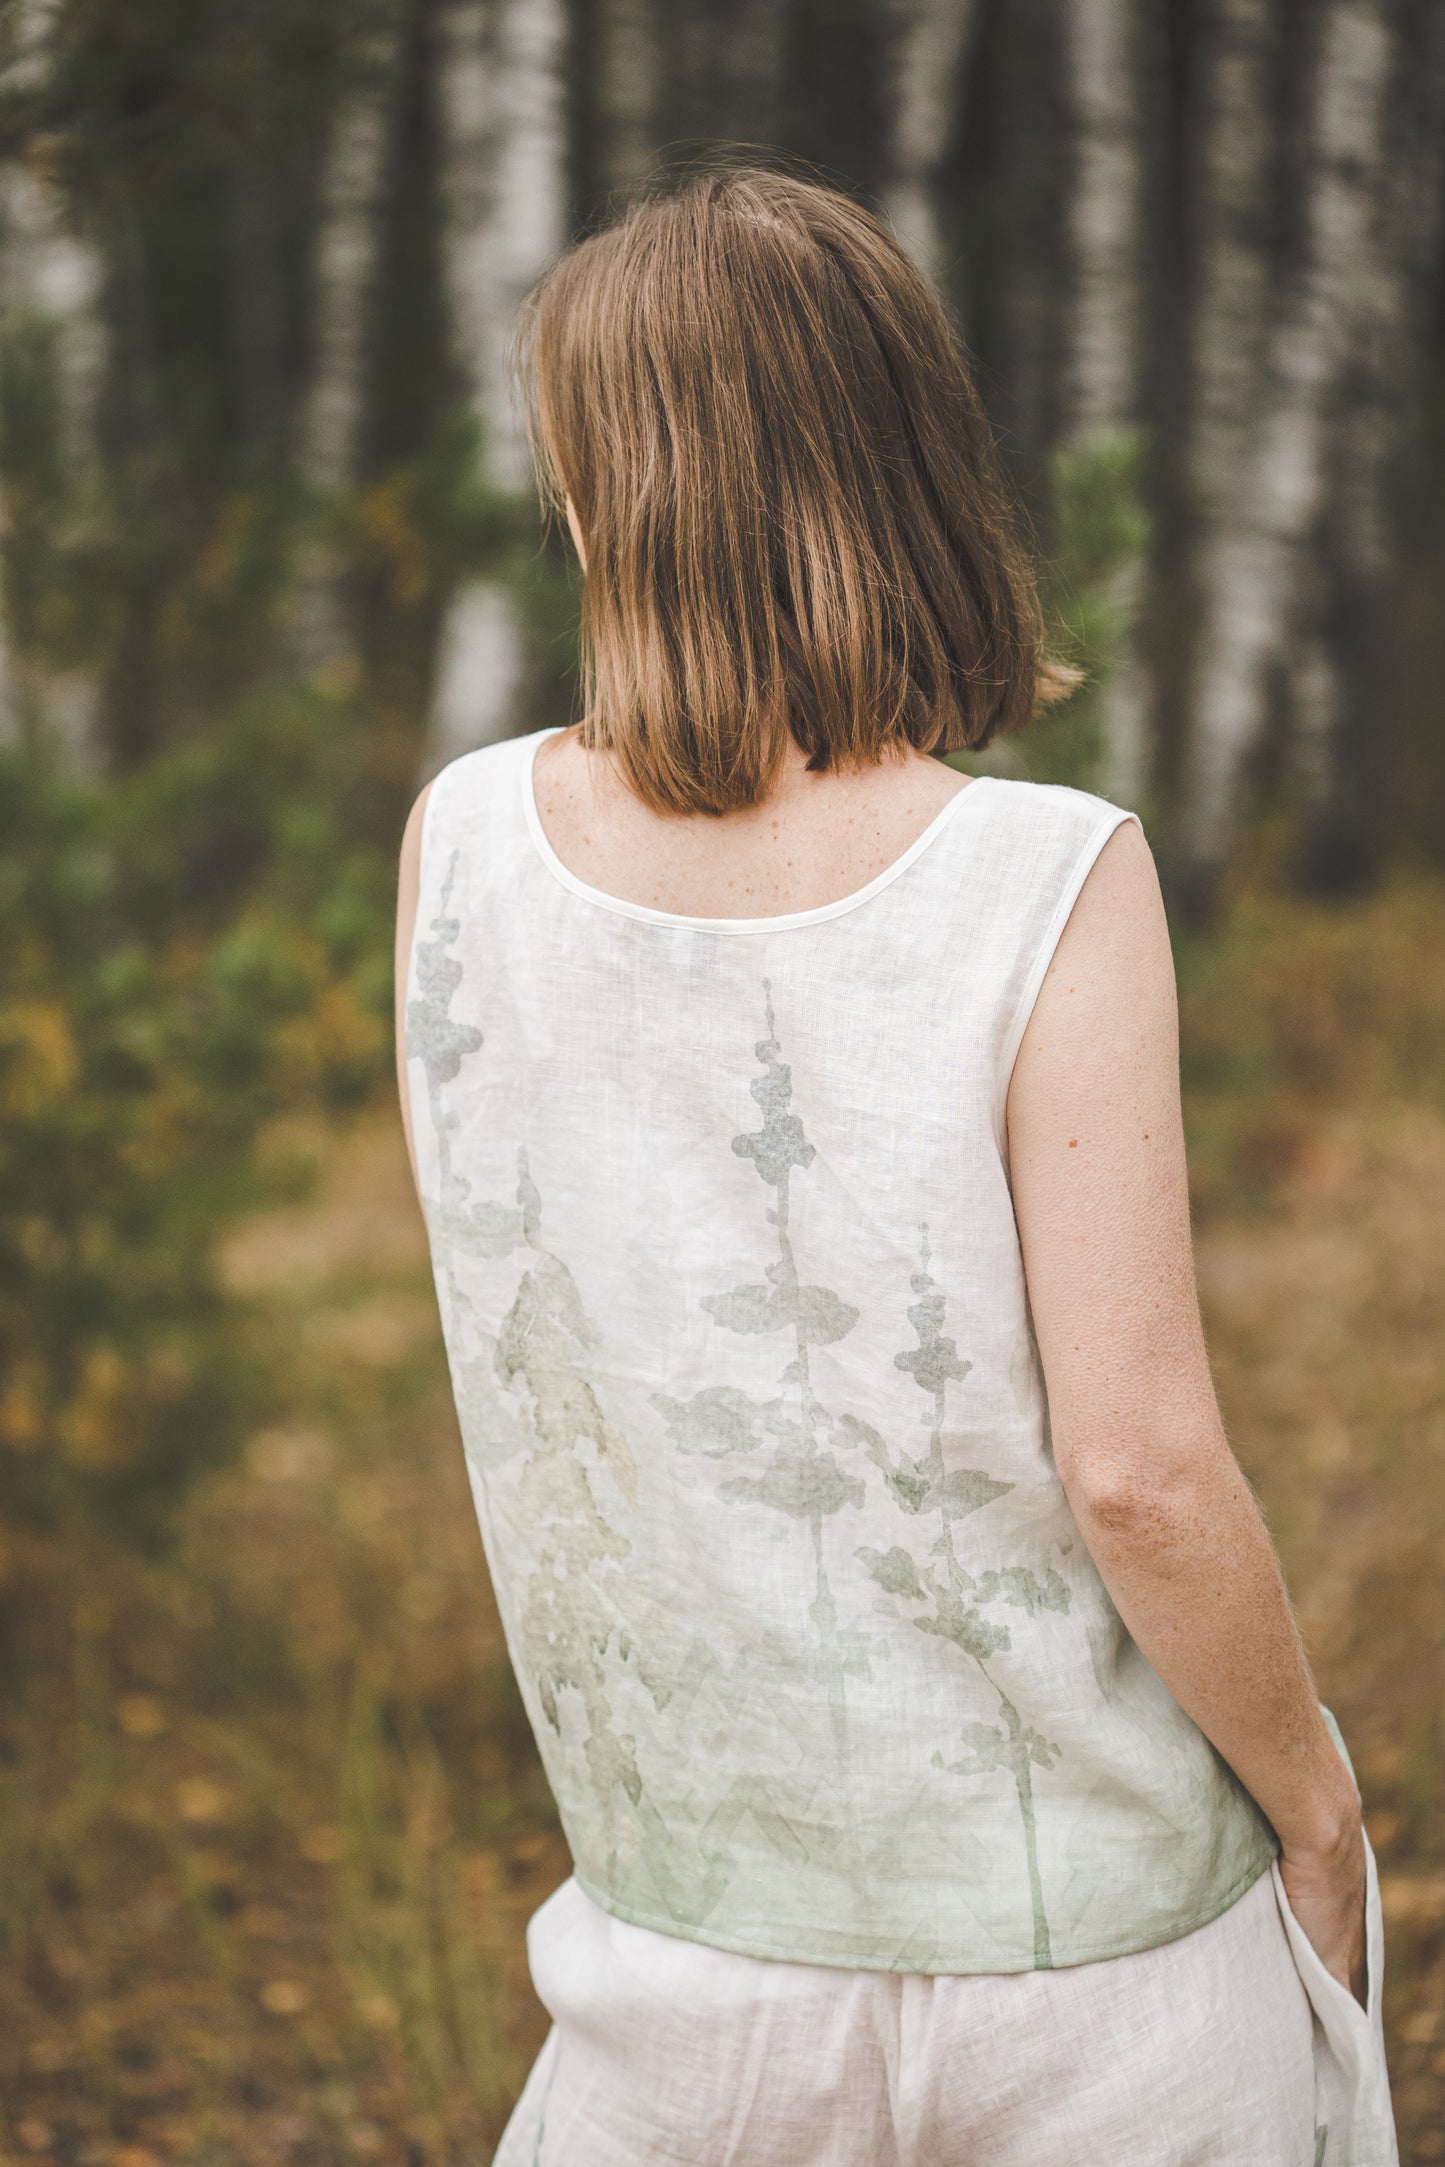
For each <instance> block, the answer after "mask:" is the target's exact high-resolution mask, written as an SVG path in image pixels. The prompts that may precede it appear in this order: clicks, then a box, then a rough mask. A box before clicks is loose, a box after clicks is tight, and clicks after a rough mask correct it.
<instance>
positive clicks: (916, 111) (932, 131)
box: [883, 0, 976, 291]
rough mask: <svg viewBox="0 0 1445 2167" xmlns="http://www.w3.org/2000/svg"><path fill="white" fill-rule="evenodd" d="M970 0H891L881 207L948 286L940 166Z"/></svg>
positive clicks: (917, 258)
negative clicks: (887, 138)
mask: <svg viewBox="0 0 1445 2167" xmlns="http://www.w3.org/2000/svg"><path fill="white" fill-rule="evenodd" d="M975 14H976V7H975V0H894V16H895V24H894V33H893V34H894V47H893V63H894V75H893V84H892V91H893V100H892V123H893V125H892V140H891V143H890V145H889V158H888V181H887V185H886V186H885V188H884V191H883V209H884V212H885V214H886V215H887V218H888V221H889V223H890V225H891V226H892V228H893V230H894V232H895V233H896V234H897V236H898V238H899V240H900V241H901V242H902V244H903V246H904V247H905V248H906V249H907V251H908V253H909V255H910V256H912V258H913V260H914V262H915V263H916V264H917V265H918V266H919V268H920V270H922V271H924V272H925V273H926V274H927V276H928V277H929V278H930V279H931V280H932V281H933V283H934V285H935V286H937V287H938V288H939V290H940V291H946V290H947V287H948V283H949V281H948V278H947V264H946V260H945V255H946V252H945V248H944V242H943V233H942V228H941V226H940V222H939V216H938V172H939V167H940V166H941V164H942V162H943V158H944V155H945V153H946V152H947V149H948V140H949V136H950V133H951V131H952V128H953V123H954V119H955V115H956V112H957V100H958V83H959V72H960V69H961V68H962V66H963V64H964V58H965V55H966V52H967V48H968V41H969V37H970V34H971V32H972V29H973V25H974V18H975Z"/></svg>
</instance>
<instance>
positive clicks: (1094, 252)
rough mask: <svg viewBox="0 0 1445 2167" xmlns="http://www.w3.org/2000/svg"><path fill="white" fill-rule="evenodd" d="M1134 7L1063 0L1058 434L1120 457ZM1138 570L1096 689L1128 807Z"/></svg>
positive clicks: (1135, 304) (1105, 775) (1138, 107)
mask: <svg viewBox="0 0 1445 2167" xmlns="http://www.w3.org/2000/svg"><path fill="white" fill-rule="evenodd" d="M1143 16H1144V11H1143V10H1142V9H1141V7H1140V5H1139V0H1066V5H1065V9H1064V80H1065V86H1066V98H1067V104H1068V109H1069V116H1070V136H1071V142H1072V153H1073V155H1072V160H1071V172H1070V187H1069V191H1068V203H1067V216H1068V238H1069V254H1070V269H1071V273H1072V278H1071V285H1072V309H1071V320H1070V338H1069V346H1068V353H1067V358H1066V362H1065V385H1064V415H1065V423H1064V437H1065V441H1066V442H1067V443H1068V444H1069V445H1070V446H1071V448H1072V449H1073V450H1075V451H1076V452H1078V453H1080V454H1082V455H1085V456H1087V455H1089V454H1091V453H1094V452H1098V453H1099V454H1101V455H1103V456H1106V457H1111V456H1112V457H1118V456H1120V455H1121V453H1122V452H1123V450H1124V448H1125V445H1126V440H1127V439H1129V438H1130V437H1132V436H1134V435H1136V434H1137V432H1138V431H1139V429H1140V427H1141V424H1142V422H1143V418H1144V416H1143V388H1144V387H1143V352H1144V329H1145V306H1146V302H1145V294H1146V275H1147V264H1146V238H1145V190H1146V187H1147V185H1148V143H1147V138H1146V129H1145V112H1144V87H1145V85H1144V78H1145V67H1146V52H1147V42H1148V37H1149V26H1148V25H1147V23H1146V22H1145V20H1144V19H1143ZM1142 574H1143V563H1142V560H1141V558H1140V557H1138V556H1132V557H1130V558H1128V559H1127V560H1126V561H1125V562H1123V563H1122V564H1121V565H1120V566H1119V568H1118V570H1117V571H1116V572H1115V573H1114V574H1113V576H1112V578H1111V581H1110V591H1109V595H1108V601H1109V605H1110V610H1111V615H1112V616H1113V618H1114V620H1115V623H1116V627H1117V631H1116V637H1117V639H1118V642H1119V651H1118V654H1117V658H1116V661H1115V664H1114V668H1113V672H1112V675H1111V677H1110V680H1109V682H1108V684H1107V686H1106V687H1105V688H1104V692H1103V734H1104V745H1103V757H1102V774H1101V777H1100V780H1101V784H1102V787H1103V788H1104V790H1105V791H1106V792H1107V793H1108V794H1109V795H1110V796H1112V797H1114V798H1117V799H1119V800H1121V801H1122V802H1123V803H1125V804H1137V803H1139V802H1140V800H1141V799H1142V797H1143V795H1144V793H1145V791H1146V790H1147V788H1148V786H1149V781H1150V772H1149V770H1150V760H1149V753H1150V723H1151V711H1152V701H1151V698H1150V688H1149V685H1148V682H1147V675H1146V670H1145V667H1144V663H1143V659H1142V657H1141V655H1140V653H1139V650H1138V647H1137V644H1136V640H1135V632H1136V626H1137V619H1138V614H1139V599H1140V586H1141V580H1142Z"/></svg>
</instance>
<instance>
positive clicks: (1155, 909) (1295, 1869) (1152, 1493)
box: [1008, 822, 1365, 1994]
mask: <svg viewBox="0 0 1445 2167" xmlns="http://www.w3.org/2000/svg"><path fill="white" fill-rule="evenodd" d="M1008 1135H1009V1158H1010V1166H1011V1178H1012V1185H1013V1196H1014V1210H1015V1215H1016V1218H1017V1221H1018V1229H1019V1239H1020V1243H1021V1245H1022V1250H1023V1257H1024V1268H1025V1272H1026V1275H1027V1280H1028V1290H1029V1304H1030V1308H1031V1310H1032V1313H1033V1319H1034V1329H1035V1333H1036V1336H1037V1339H1038V1346H1039V1354H1040V1358H1041V1361H1042V1364H1043V1370H1044V1378H1045V1383H1046V1386H1047V1391H1048V1401H1049V1417H1050V1427H1051V1432H1052V1437H1053V1447H1054V1457H1055V1464H1056V1466H1057V1468H1058V1472H1059V1476H1060V1479H1061V1480H1062V1482H1063V1485H1064V1489H1065V1491H1066V1493H1067V1495H1068V1499H1069V1503H1070V1505H1071V1507H1072V1509H1073V1512H1074V1516H1075V1518H1076V1520H1077V1522H1078V1525H1079V1531H1080V1533H1081V1534H1082V1536H1083V1538H1084V1541H1085V1543H1086V1544H1087V1546H1088V1548H1089V1551H1090V1553H1091V1555H1092V1556H1093V1558H1094V1561H1095V1563H1096V1564H1097V1566H1098V1568H1099V1571H1100V1574H1101V1575H1102V1577H1103V1580H1104V1582H1105V1584H1106V1586H1107V1587H1108V1590H1109V1593H1110V1594H1111V1596H1112V1597H1113V1599H1114V1602H1115V1604H1116V1605H1117V1607H1118V1610H1119V1613H1120V1615H1121V1617H1122V1618H1123V1620H1124V1623H1125V1625H1126V1626H1127V1627H1128V1629H1129V1631H1130V1633H1131V1634H1132V1635H1133V1637H1134V1639H1135V1641H1136V1642H1137V1644H1138V1646H1139V1648H1140V1649H1141V1650H1142V1652H1143V1654H1144V1656H1145V1658H1146V1659H1147V1661H1148V1662H1149V1663H1150V1665H1151V1666H1152V1668H1153V1669H1154V1671H1155V1672H1156V1674H1157V1675H1158V1677H1159V1678H1160V1679H1162V1681H1163V1682H1164V1684H1165V1685H1166V1686H1167V1687H1168V1688H1169V1690H1170V1692H1171V1693H1172V1694H1173V1695H1174V1697H1175V1699H1176V1700H1177V1701H1178V1702H1179V1704H1180V1706H1181V1707H1182V1708H1184V1709H1185V1710H1186V1712H1187V1713H1188V1714H1189V1715H1191V1716H1192V1717H1193V1718H1194V1721H1195V1722H1196V1723H1197V1724H1198V1725H1199V1728H1200V1729H1201V1730H1202V1731H1203V1732H1204V1734H1205V1736H1206V1737H1207V1738H1208V1739H1210V1740H1211V1741H1212V1743H1213V1744H1214V1745H1215V1746H1216V1747H1217V1748H1218V1750H1219V1752H1220V1753H1221V1754H1222V1755H1223V1757H1224V1759H1225V1760H1226V1761H1227V1762H1228V1763H1229V1765H1230V1767H1231V1768H1232V1769H1233V1770H1234V1772H1235V1774H1236V1775H1237V1776H1238V1777H1239V1779H1240V1781H1241V1782H1242V1783H1243V1784H1244V1786H1245V1788H1246V1789H1247V1790H1248V1791H1249V1792H1251V1794H1252V1795H1253V1797H1254V1798H1255V1799H1256V1801H1257V1802H1258V1804H1259V1806H1260V1807H1261V1809H1262V1810H1263V1812H1264V1813H1265V1815H1266V1816H1267V1817H1268V1819H1269V1821H1270V1822H1271V1823H1272V1825H1273V1827H1274V1830H1275V1833H1276V1834H1277V1835H1278V1837H1279V1840H1280V1844H1281V1852H1282V1855H1281V1859H1280V1870H1281V1873H1282V1874H1283V1876H1284V1881H1285V1886H1286V1889H1287V1891H1288V1894H1289V1899H1290V1904H1291V1908H1292V1909H1293V1910H1294V1912H1295V1914H1296V1916H1297V1917H1298V1919H1299V1921H1300V1924H1301V1925H1302V1926H1303V1928H1304V1930H1305V1932H1306V1934H1307V1935H1308V1936H1309V1939H1310V1941H1311V1942H1312V1943H1313V1945H1314V1947H1315V1949H1316V1950H1317V1951H1318V1953H1319V1955H1320V1956H1321V1958H1322V1959H1323V1961H1324V1962H1325V1964H1326V1965H1327V1966H1328V1968H1329V1969H1330V1971H1332V1972H1333V1973H1334V1975H1335V1976H1336V1978H1338V1979H1340V1980H1341V1981H1343V1982H1345V1983H1347V1984H1348V1985H1349V1986H1350V1987H1351V1989H1352V1991H1354V1992H1355V1993H1356V1994H1359V1993H1361V1991H1362V1987H1363V1981H1364V1966H1365V1943H1364V1888H1365V1854H1364V1841H1363V1835H1362V1829H1361V1820H1360V1805H1359V1798H1358V1794H1357V1793H1356V1791H1355V1787H1354V1784H1353V1783H1352V1782H1351V1780H1350V1775H1349V1772H1348V1770H1347V1769H1346V1767H1345V1765H1344V1763H1343V1761H1342V1760H1341V1758H1340V1755H1339V1753H1338V1752H1337V1750H1336V1748H1335V1745H1334V1743H1333V1741H1332V1739H1331V1737H1330V1734H1329V1732H1328V1730H1327V1729H1326V1727H1325V1723H1324V1720H1323V1718H1322V1716H1321V1714H1320V1711H1319V1703H1318V1699H1317V1696H1316V1692H1315V1687H1314V1683H1313V1681H1312V1679H1311V1677H1310V1672H1309V1666H1308V1663H1307V1661H1306V1658H1305V1653H1304V1649H1303V1647H1302V1645H1301V1642H1300V1638H1299V1634H1298V1631H1297V1630H1296V1627H1295V1623H1294V1618H1293V1615H1292V1613H1291V1611H1290V1606H1289V1598H1288V1596H1287V1594H1286V1592H1285V1586H1284V1580H1283V1576H1282V1574H1281V1572H1280V1568H1279V1563H1278V1560H1277V1558H1276V1556H1275V1552H1274V1547H1273V1545H1272V1543H1271V1541H1270V1538H1269V1535H1268V1532H1267V1530H1266V1528H1265V1525H1264V1522H1263V1520H1262V1518H1261V1516H1260V1513H1259V1509H1258V1507H1257V1506H1256V1504H1255V1500H1254V1496H1253V1493H1252V1492H1251V1490H1250V1487H1249V1484H1248V1482H1247V1481H1246V1480H1245V1477H1244V1474H1243V1472H1242V1471H1241V1469H1240V1467H1239V1465H1238V1463H1237V1461H1236V1460H1235V1458H1234V1455H1233V1453H1232V1452H1231V1450H1230V1447H1229V1443H1228V1440H1227V1439H1226V1437H1225V1434H1224V1424H1223V1421H1222V1418H1221V1416H1220V1412H1219V1403H1218V1401H1217V1399H1216V1397H1215V1392H1214V1383H1213V1379H1212V1377H1211V1375H1210V1369H1209V1358H1208V1354H1207V1352H1206V1348H1205V1342H1204V1328H1203V1324H1202V1321H1201V1318H1200V1313H1199V1298H1198V1291H1197V1284H1196V1280H1195V1272H1194V1256H1193V1245H1192V1241H1191V1236H1190V1224H1189V1190H1188V1177H1187V1171H1186V1165H1185V1154H1184V1134H1183V1121H1182V1116H1181V1110H1180V1097H1179V1038H1178V1003H1177V997H1176V991H1175V981H1174V965H1173V957H1172V954H1171V952H1170V946H1169V933H1168V926H1167V924H1166V921H1165V916H1164V906H1163V901H1162V898H1161V896H1160V892H1159V882H1158V877H1157V874H1156V872H1155V867H1154V860H1153V857H1152V855H1151V853H1150V850H1149V846H1148V844H1147V842H1146V841H1145V840H1144V837H1143V835H1142V834H1141V833H1140V831H1139V829H1138V828H1137V827H1135V826H1134V824H1133V823H1132V822H1128V823H1125V824H1124V825H1122V826H1121V827H1119V828H1118V829H1116V831H1115V832H1114V834H1113V835H1112V836H1111V837H1110V838H1109V840H1108V842H1107V843H1106V844H1105V846H1104V848H1103V850H1102V851H1101V852H1100V854H1099V857H1098V860H1097V862H1096V863H1095V865H1094V867H1093V869H1092V871H1091V872H1090V874H1089V877H1088V878H1087V880H1086V881H1085V883H1084V886H1083V888H1082V890H1081V892H1080V895H1079V898H1078V901H1077V902H1076V903H1075V905H1074V908H1073V911H1072V913H1071V915H1070V918H1069V922H1068V924H1067V925H1066V927H1065V928H1064V932H1063V935H1062V937H1061V939H1060V941H1059V944H1058V947H1057V949H1056V951H1055V954H1054V958H1053V961H1052V963H1051V965H1050V968H1049V970H1048V973H1047V975H1046V977H1045V979H1044V983H1043V985H1042V987H1041V989H1040V991H1039V995H1038V999H1037V1002H1036V1003H1035V1006H1034V1009H1033V1012H1032V1014H1031V1016H1030V1020H1029V1024H1028V1027H1027V1029H1026V1031H1025V1033H1024V1037H1023V1041H1022V1044H1021V1045H1020V1048H1019V1054H1018V1060H1017V1062H1016V1064H1015V1068H1014V1072H1013V1078H1012V1081H1011V1084H1010V1087H1009V1096H1008Z"/></svg>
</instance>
